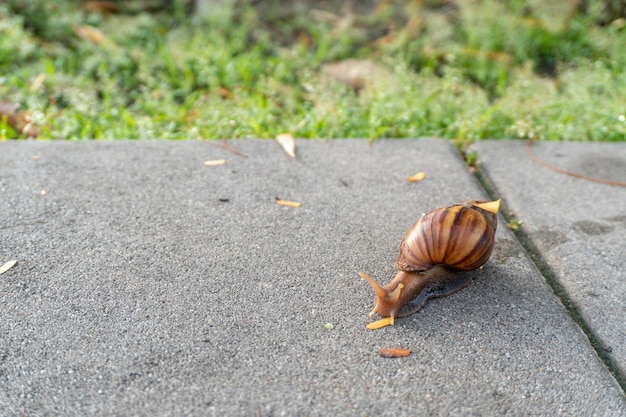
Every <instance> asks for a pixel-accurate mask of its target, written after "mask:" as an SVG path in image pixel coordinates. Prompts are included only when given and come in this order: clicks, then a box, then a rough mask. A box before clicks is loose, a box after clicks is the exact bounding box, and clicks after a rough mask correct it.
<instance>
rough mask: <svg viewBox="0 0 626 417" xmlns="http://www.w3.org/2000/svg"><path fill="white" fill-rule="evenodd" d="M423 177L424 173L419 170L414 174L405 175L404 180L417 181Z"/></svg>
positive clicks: (424, 176)
mask: <svg viewBox="0 0 626 417" xmlns="http://www.w3.org/2000/svg"><path fill="white" fill-rule="evenodd" d="M424 178H426V173H424V172H421V171H420V172H418V173H417V174H415V175H411V176H410V177H407V178H406V180H407V181H408V182H418V181H421V180H423V179H424Z"/></svg>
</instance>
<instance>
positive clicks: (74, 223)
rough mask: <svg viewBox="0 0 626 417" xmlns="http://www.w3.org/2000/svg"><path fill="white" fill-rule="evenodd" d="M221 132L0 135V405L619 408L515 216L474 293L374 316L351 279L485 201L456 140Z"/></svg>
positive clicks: (193, 411)
mask: <svg viewBox="0 0 626 417" xmlns="http://www.w3.org/2000/svg"><path fill="white" fill-rule="evenodd" d="M229 144H230V146H232V147H233V148H235V149H236V150H237V151H239V152H242V153H244V154H245V155H247V158H244V157H241V156H238V155H235V154H233V153H231V152H229V151H228V150H226V149H223V148H221V147H219V146H215V145H211V144H209V143H207V142H191V141H189V142H160V141H141V142H132V141H122V142H79V143H71V142H30V141H29V142H2V143H0V221H1V223H0V263H4V261H7V260H9V259H18V260H19V264H18V265H17V266H15V267H14V268H12V269H11V270H10V271H8V272H6V273H5V274H2V275H0V318H1V320H0V334H1V335H2V337H1V339H0V387H2V389H0V409H1V410H2V412H1V413H0V414H2V415H3V416H21V415H28V416H43V415H65V416H79V415H81V416H82V415H97V416H101V415H102V416H104V415H136V416H174V415H176V416H182V415H197V416H205V415H208V416H212V415H214V416H256V415H263V416H282V415H286V416H295V415H298V416H330V415H338V416H409V415H410V416H418V415H429V416H432V415H446V416H450V415H480V416H503V415H511V416H518V415H525V416H529V415H568V416H597V415H602V416H623V415H626V400H625V397H624V394H623V392H622V391H621V390H620V387H619V386H618V385H617V383H616V381H615V380H614V379H613V377H612V376H611V375H610V373H609V372H608V371H607V369H606V368H605V366H604V364H603V363H602V362H601V361H600V360H599V359H598V357H597V355H596V353H595V351H594V350H593V349H592V348H591V346H590V344H589V342H588V340H587V338H586V336H585V335H584V334H583V333H582V332H581V331H580V329H579V328H578V327H577V326H576V324H575V323H574V322H573V321H572V319H571V318H570V317H569V316H568V315H567V312H566V310H565V309H564V307H563V306H562V305H561V304H560V302H559V300H558V299H557V298H556V297H555V296H554V295H553V293H552V291H551V289H550V288H549V287H548V286H547V285H546V283H545V281H544V278H543V277H542V276H541V275H540V274H539V272H538V271H537V270H536V268H535V267H534V265H533V264H532V263H531V262H530V261H529V260H528V258H527V257H526V255H525V254H524V252H523V251H522V249H521V248H520V245H519V243H518V242H517V241H516V240H515V238H514V236H513V235H512V233H511V232H510V231H509V230H507V228H506V227H500V228H499V229H498V233H497V242H496V248H495V251H494V254H493V256H492V258H491V260H490V261H489V262H488V263H487V265H486V266H485V268H484V269H483V270H482V271H479V272H478V273H477V278H476V279H475V280H474V281H473V282H472V283H471V284H470V285H469V286H468V287H467V288H465V289H463V290H461V291H459V292H457V293H455V294H453V295H451V296H449V297H447V298H442V299H438V300H434V301H431V302H429V303H428V304H427V305H426V307H425V308H424V309H423V310H422V311H421V312H419V313H418V314H416V315H414V316H411V317H409V318H405V319H400V320H398V322H397V323H396V326H394V327H388V328H384V329H380V330H377V331H369V330H367V329H365V325H366V324H367V323H368V322H369V321H370V319H369V318H368V317H367V313H368V312H369V311H370V309H371V306H372V302H373V298H374V295H373V292H372V290H371V288H369V286H368V285H367V284H366V283H365V282H364V281H363V280H361V279H359V278H358V276H357V273H358V272H359V271H363V272H366V273H368V274H370V275H372V276H373V277H375V278H376V279H378V280H379V281H380V282H386V281H388V280H389V279H390V278H391V276H392V275H393V273H394V270H395V260H396V257H397V251H398V247H399V244H400V241H401V239H402V237H403V235H404V232H405V231H406V229H407V228H408V227H409V226H410V225H411V224H412V223H413V221H414V220H415V219H416V218H417V217H418V216H419V215H420V214H421V213H422V212H424V211H427V210H430V209H432V208H435V207H439V206H444V205H447V204H450V203H453V202H456V201H462V200H466V199H472V198H480V197H485V195H484V193H483V192H482V190H481V189H480V187H479V186H478V185H477V183H476V181H475V180H474V178H473V177H472V176H471V175H470V174H469V173H468V171H467V169H466V167H465V164H464V162H463V160H462V159H461V158H460V157H459V155H458V153H457V152H456V150H455V149H454V148H453V146H451V145H450V144H449V143H448V142H446V141H439V140H427V139H422V140H385V141H377V142H375V143H373V144H372V145H371V146H368V143H367V141H365V140H333V141H328V142H324V141H298V142H297V154H298V157H297V160H292V159H290V158H289V157H287V156H286V155H285V154H284V153H283V152H282V150H281V149H280V148H279V146H278V145H277V144H276V143H274V142H272V141H255V140H242V141H234V142H230V143H229ZM219 158H224V159H226V160H227V164H225V165H221V166H215V167H207V166H204V165H203V162H204V161H205V160H214V159H219ZM417 171H424V172H426V173H427V178H426V179H425V180H423V181H421V182H418V183H413V184H409V183H408V182H406V180H405V178H406V177H407V176H409V175H412V174H414V173H415V172H417ZM42 190H45V195H42V192H41V191H42ZM276 197H280V198H281V199H284V200H292V201H299V202H301V203H302V207H300V208H292V207H283V206H279V205H277V204H276V202H275V198H276ZM603 221H604V220H603ZM606 222H607V224H611V225H613V223H611V221H609V220H607V221H606ZM613 227H615V228H618V227H623V226H621V225H613ZM327 323H331V324H332V325H333V326H334V327H333V329H332V330H328V329H327V328H326V327H325V324H327ZM381 347H402V348H408V349H411V350H412V351H413V353H412V354H411V355H410V356H408V357H406V358H399V359H385V358H381V357H380V356H379V355H378V354H377V351H378V349H380V348H381ZM616 348H617V346H616Z"/></svg>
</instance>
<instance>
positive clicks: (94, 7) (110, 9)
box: [83, 1, 120, 13]
mask: <svg viewBox="0 0 626 417" xmlns="http://www.w3.org/2000/svg"><path fill="white" fill-rule="evenodd" d="M83 8H84V9H85V10H88V11H90V12H99V13H117V12H119V11H120V6H119V4H117V3H115V2H114V1H86V2H83Z"/></svg>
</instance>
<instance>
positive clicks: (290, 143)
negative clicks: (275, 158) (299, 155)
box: [276, 133, 296, 158]
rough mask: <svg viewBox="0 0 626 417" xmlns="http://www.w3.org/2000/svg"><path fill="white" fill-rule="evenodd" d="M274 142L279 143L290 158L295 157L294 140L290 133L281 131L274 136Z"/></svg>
mask: <svg viewBox="0 0 626 417" xmlns="http://www.w3.org/2000/svg"><path fill="white" fill-rule="evenodd" d="M276 142H278V143H279V144H280V146H281V147H282V148H283V150H284V151H285V152H286V153H287V155H289V156H290V157H292V158H295V157H296V142H295V141H294V140H293V136H292V135H291V133H281V134H280V135H278V136H276Z"/></svg>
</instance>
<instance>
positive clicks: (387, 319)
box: [365, 317, 391, 330]
mask: <svg viewBox="0 0 626 417" xmlns="http://www.w3.org/2000/svg"><path fill="white" fill-rule="evenodd" d="M390 324H391V317H385V318H384V319H380V320H377V321H375V322H372V323H370V324H368V325H367V326H365V327H367V328H368V329H370V330H376V329H380V328H381V327H387V326H389V325H390Z"/></svg>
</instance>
